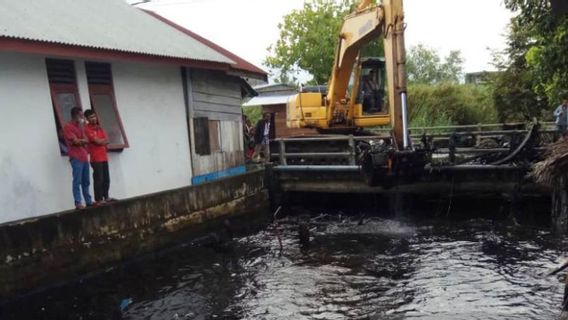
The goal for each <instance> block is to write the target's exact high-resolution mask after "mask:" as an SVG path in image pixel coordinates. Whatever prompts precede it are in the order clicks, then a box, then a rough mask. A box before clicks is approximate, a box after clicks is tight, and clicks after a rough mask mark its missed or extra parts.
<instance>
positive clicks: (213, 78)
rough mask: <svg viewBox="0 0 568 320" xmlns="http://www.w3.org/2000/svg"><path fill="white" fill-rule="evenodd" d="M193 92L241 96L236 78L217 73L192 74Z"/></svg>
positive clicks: (201, 72)
mask: <svg viewBox="0 0 568 320" xmlns="http://www.w3.org/2000/svg"><path fill="white" fill-rule="evenodd" d="M192 80H193V90H194V92H201V93H207V94H214V95H215V94H216V95H223V96H229V97H232V96H238V97H240V96H241V87H240V84H239V82H238V81H237V79H236V77H230V76H227V75H224V74H222V73H217V72H203V71H199V72H193V73H192Z"/></svg>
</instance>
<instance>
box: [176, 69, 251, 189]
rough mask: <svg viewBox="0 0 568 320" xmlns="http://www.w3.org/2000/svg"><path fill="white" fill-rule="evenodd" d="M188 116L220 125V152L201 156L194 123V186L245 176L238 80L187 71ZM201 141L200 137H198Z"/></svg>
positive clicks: (219, 74) (217, 73)
mask: <svg viewBox="0 0 568 320" xmlns="http://www.w3.org/2000/svg"><path fill="white" fill-rule="evenodd" d="M186 72H187V76H186V79H187V81H186V86H187V92H188V112H189V114H190V115H191V118H192V119H193V118H198V117H206V118H208V119H209V120H219V122H220V126H219V129H220V142H221V143H220V145H221V150H220V151H212V152H211V154H210V155H200V154H197V153H196V151H195V145H196V143H195V139H196V136H195V130H194V128H193V121H190V126H191V140H192V143H191V145H192V146H193V147H192V159H193V163H192V169H193V174H194V177H193V179H192V182H193V183H201V182H205V181H210V180H213V179H216V178H219V177H222V176H225V175H231V174H234V173H241V172H244V171H245V169H244V151H243V150H244V149H243V130H242V111H241V102H242V101H241V88H240V84H239V82H238V81H237V79H236V78H235V77H232V76H227V75H225V74H223V73H220V72H213V71H205V70H195V69H193V70H189V69H186ZM197 138H199V137H197Z"/></svg>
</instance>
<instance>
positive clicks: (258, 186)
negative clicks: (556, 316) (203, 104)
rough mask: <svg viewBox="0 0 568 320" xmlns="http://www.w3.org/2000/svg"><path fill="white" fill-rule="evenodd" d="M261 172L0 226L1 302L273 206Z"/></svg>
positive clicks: (217, 227) (216, 228)
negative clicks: (21, 292) (6, 298)
mask: <svg viewBox="0 0 568 320" xmlns="http://www.w3.org/2000/svg"><path fill="white" fill-rule="evenodd" d="M268 207H269V200H268V192H267V191H266V188H265V181H264V170H257V171H252V172H249V173H246V174H243V175H239V176H233V177H229V178H225V179H221V180H218V181H214V182H210V183H206V184H203V185H198V186H190V187H185V188H180V189H176V190H169V191H164V192H160V193H156V194H150V195H145V196H141V197H136V198H131V199H124V200H121V201H118V202H115V203H112V204H108V205H104V206H101V207H97V208H91V209H87V210H80V211H77V210H75V211H67V212H61V213H55V214H52V215H48V216H43V217H40V218H36V219H27V220H22V221H16V222H11V223H6V224H1V225H0V300H1V298H2V297H6V296H8V295H10V294H13V293H15V292H20V291H24V290H29V289H32V288H36V287H38V286H41V285H45V284H51V283H54V282H57V281H61V280H65V279H70V278H73V277H78V276H81V275H83V274H85V273H88V272H91V271H93V270H101V269H103V268H106V267H108V266H111V265H113V264H116V263H119V262H122V261H125V260H126V259H129V258H132V257H135V256H139V255H143V254H148V253H152V252H154V251H155V250H158V249H160V248H164V247H167V246H170V245H172V244H175V243H179V242H182V241H188V240H189V239H191V238H192V237H195V236H197V235H200V234H203V233H205V232H211V231H215V230H219V229H220V228H219V227H220V226H222V225H225V227H226V225H227V221H233V220H234V221H235V222H237V221H239V220H245V221H246V220H250V219H252V218H254V217H258V216H259V215H260V216H262V215H265V214H266V213H267V211H268Z"/></svg>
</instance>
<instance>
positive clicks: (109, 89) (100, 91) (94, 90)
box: [85, 61, 130, 151]
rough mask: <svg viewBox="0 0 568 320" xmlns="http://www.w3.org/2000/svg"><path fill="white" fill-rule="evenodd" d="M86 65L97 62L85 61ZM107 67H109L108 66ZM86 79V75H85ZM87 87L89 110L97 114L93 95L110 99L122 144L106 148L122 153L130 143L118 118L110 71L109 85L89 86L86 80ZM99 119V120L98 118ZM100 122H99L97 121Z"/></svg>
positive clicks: (120, 119) (110, 145)
mask: <svg viewBox="0 0 568 320" xmlns="http://www.w3.org/2000/svg"><path fill="white" fill-rule="evenodd" d="M87 63H98V62H90V61H86V62H85V66H86V64H87ZM109 67H111V65H110V64H109ZM85 74H86V75H87V69H86V67H85ZM87 79H88V75H87ZM87 87H88V90H89V100H90V102H91V108H92V109H93V110H94V111H95V113H97V114H98V111H97V106H96V105H95V99H94V96H95V95H108V96H109V97H110V101H111V102H112V108H113V112H114V115H115V117H116V120H117V122H118V127H119V128H120V133H121V134H122V141H123V143H122V144H109V145H108V146H107V148H108V150H109V151H122V150H123V149H125V148H129V147H130V143H129V142H128V137H127V136H126V131H125V130H124V126H123V124H122V118H121V117H120V113H119V112H118V107H117V103H116V97H115V95H114V81H113V79H112V70H111V74H110V84H91V83H89V81H88V80H87ZM99 119H100V118H99ZM99 121H100V120H99Z"/></svg>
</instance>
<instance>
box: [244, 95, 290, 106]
mask: <svg viewBox="0 0 568 320" xmlns="http://www.w3.org/2000/svg"><path fill="white" fill-rule="evenodd" d="M292 96H294V95H286V96H269V97H254V98H252V99H250V100H249V101H247V102H246V103H245V104H243V107H252V106H268V105H273V104H285V103H288V100H289V99H290V97H292Z"/></svg>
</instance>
